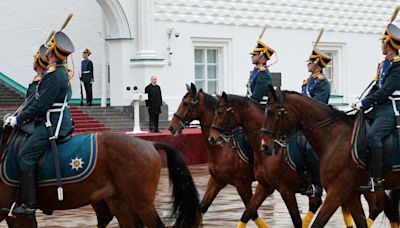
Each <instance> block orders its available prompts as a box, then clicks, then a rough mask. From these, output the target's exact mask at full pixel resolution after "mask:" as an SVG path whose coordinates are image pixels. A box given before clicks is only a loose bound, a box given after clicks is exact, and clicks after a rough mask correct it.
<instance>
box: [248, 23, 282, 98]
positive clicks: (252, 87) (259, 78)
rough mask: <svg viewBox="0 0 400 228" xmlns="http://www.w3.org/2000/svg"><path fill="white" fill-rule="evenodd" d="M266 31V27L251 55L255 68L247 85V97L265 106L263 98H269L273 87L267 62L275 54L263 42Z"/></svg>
mask: <svg viewBox="0 0 400 228" xmlns="http://www.w3.org/2000/svg"><path fill="white" fill-rule="evenodd" d="M264 31H265V27H264V29H263V31H262V33H261V35H260V37H259V39H258V41H257V45H256V47H255V48H254V49H253V51H252V52H251V53H250V55H251V62H252V63H253V64H254V65H255V66H254V69H253V70H252V71H250V77H249V80H248V82H247V85H246V86H247V94H246V96H247V97H250V98H253V99H254V100H256V101H257V102H258V103H260V104H263V105H265V104H266V101H265V100H263V98H264V97H267V96H268V93H269V85H272V77H271V73H270V72H269V70H268V66H267V61H268V60H270V59H271V56H272V55H273V54H274V53H275V51H274V50H273V49H272V48H270V47H268V46H267V45H266V44H265V43H264V42H262V41H261V37H262V36H263V35H264Z"/></svg>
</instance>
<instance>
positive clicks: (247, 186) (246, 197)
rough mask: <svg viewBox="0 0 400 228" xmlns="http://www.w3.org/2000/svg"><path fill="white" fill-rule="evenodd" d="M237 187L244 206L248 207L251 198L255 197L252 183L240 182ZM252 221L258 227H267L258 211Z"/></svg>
mask: <svg viewBox="0 0 400 228" xmlns="http://www.w3.org/2000/svg"><path fill="white" fill-rule="evenodd" d="M235 186H236V190H237V192H238V194H239V196H240V198H241V199H242V201H243V203H244V205H245V206H246V207H247V205H248V204H249V202H250V200H251V197H252V196H253V190H252V188H251V182H242V181H239V182H238V183H236V185H235ZM251 219H252V220H253V221H254V222H255V223H256V224H257V227H265V226H266V223H265V222H264V220H263V219H262V218H261V217H259V216H258V213H257V211H255V213H254V215H253V216H252V218H251Z"/></svg>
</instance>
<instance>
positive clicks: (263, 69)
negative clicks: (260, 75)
mask: <svg viewBox="0 0 400 228" xmlns="http://www.w3.org/2000/svg"><path fill="white" fill-rule="evenodd" d="M258 69H259V70H260V71H267V67H266V66H264V65H260V66H258Z"/></svg>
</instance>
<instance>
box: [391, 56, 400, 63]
mask: <svg viewBox="0 0 400 228" xmlns="http://www.w3.org/2000/svg"><path fill="white" fill-rule="evenodd" d="M392 61H393V62H399V61H400V56H398V55H396V56H394V57H393V59H392Z"/></svg>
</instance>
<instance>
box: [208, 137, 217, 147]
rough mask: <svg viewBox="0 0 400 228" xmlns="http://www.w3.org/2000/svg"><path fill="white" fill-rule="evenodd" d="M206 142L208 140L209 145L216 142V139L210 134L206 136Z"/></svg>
mask: <svg viewBox="0 0 400 228" xmlns="http://www.w3.org/2000/svg"><path fill="white" fill-rule="evenodd" d="M208 142H209V143H210V144H211V145H215V144H217V140H215V138H214V137H212V136H210V137H208Z"/></svg>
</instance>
